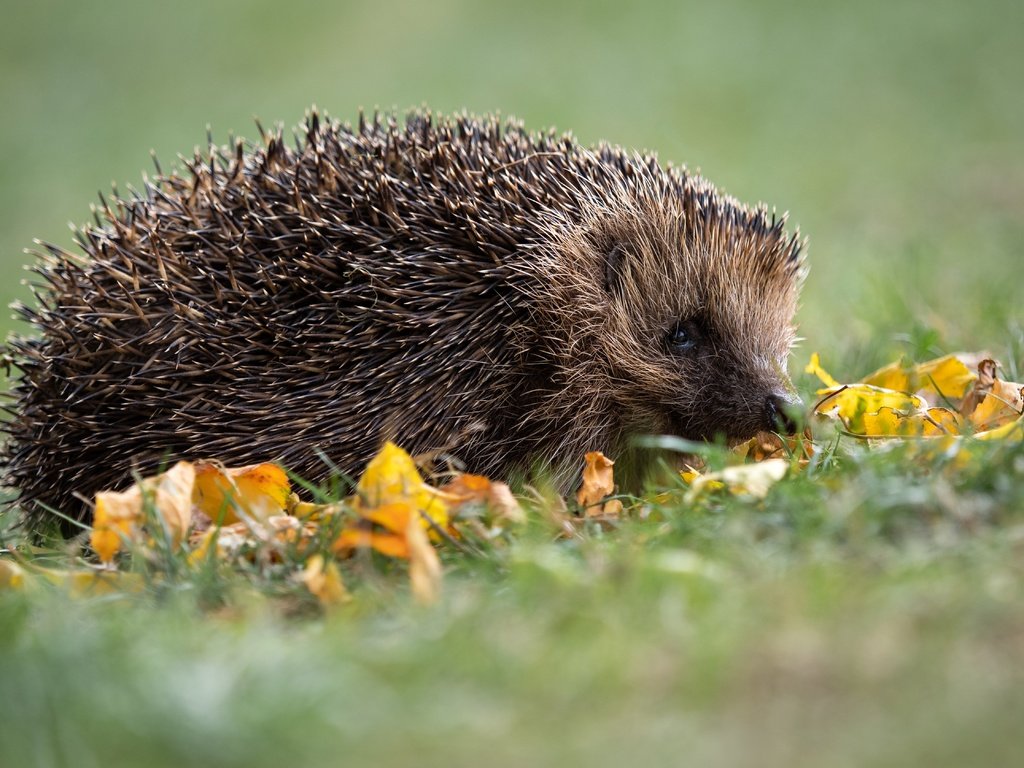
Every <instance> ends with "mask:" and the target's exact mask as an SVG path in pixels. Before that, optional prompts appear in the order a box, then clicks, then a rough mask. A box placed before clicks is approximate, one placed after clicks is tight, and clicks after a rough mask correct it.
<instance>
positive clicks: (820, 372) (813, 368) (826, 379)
mask: <svg viewBox="0 0 1024 768" xmlns="http://www.w3.org/2000/svg"><path fill="white" fill-rule="evenodd" d="M804 373H811V374H814V375H815V376H817V377H818V378H819V379H821V382H822V383H823V384H824V385H825V386H826V387H829V388H832V387H838V386H839V382H838V381H836V380H835V379H833V378H832V377H831V376H829V374H828V372H827V371H826V370H825V369H824V368H822V367H821V360H820V359H819V358H818V353H817V352H815V353H814V354H813V355H811V362H809V363H808V364H807V367H806V368H804Z"/></svg>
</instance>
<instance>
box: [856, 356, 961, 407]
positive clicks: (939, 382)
mask: <svg viewBox="0 0 1024 768" xmlns="http://www.w3.org/2000/svg"><path fill="white" fill-rule="evenodd" d="M976 378H977V374H975V373H974V372H973V371H971V369H970V368H968V367H967V365H966V364H965V363H964V362H963V360H961V359H960V358H959V357H958V356H956V355H945V356H944V357H938V358H936V359H934V360H928V361H926V362H923V363H919V364H917V365H910V366H908V365H906V364H905V363H904V362H903V361H902V360H898V361H896V362H895V363H892V364H890V365H887V366H884V367H883V368H879V369H878V370H877V371H875V372H874V373H872V374H870V375H868V376H865V377H864V378H863V379H862V380H861V382H862V383H863V384H871V385H872V386H876V387H881V388H883V389H893V390H897V391H899V392H924V393H930V394H934V395H937V396H940V397H945V398H950V399H956V400H959V399H960V398H961V397H963V396H964V393H966V392H967V390H968V388H969V387H970V386H971V383H972V382H973V381H974V380H975V379H976Z"/></svg>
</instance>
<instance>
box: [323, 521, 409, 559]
mask: <svg viewBox="0 0 1024 768" xmlns="http://www.w3.org/2000/svg"><path fill="white" fill-rule="evenodd" d="M366 548H371V549H375V550H377V551H378V552H380V553H381V554H382V555H387V556H388V557H399V558H403V559H406V560H407V559H409V544H408V542H407V541H406V540H405V536H399V535H398V534H395V533H377V532H375V531H370V530H366V529H363V528H346V529H345V530H344V531H342V532H341V535H340V536H338V538H337V539H335V541H334V544H333V546H332V547H331V549H332V550H333V551H334V552H337V553H339V554H348V553H350V552H352V551H354V550H356V549H366Z"/></svg>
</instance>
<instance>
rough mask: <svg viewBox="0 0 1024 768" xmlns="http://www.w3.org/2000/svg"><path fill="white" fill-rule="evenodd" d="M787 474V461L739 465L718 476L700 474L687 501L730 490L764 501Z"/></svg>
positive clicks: (694, 478) (689, 492)
mask: <svg viewBox="0 0 1024 768" xmlns="http://www.w3.org/2000/svg"><path fill="white" fill-rule="evenodd" d="M788 470H789V462H788V461H787V460H786V459H765V460H764V461H760V462H758V463H756V464H739V465H737V466H735V467H726V468H725V469H721V470H718V471H717V472H708V473H707V474H699V473H697V474H695V475H694V476H693V477H692V478H691V480H690V490H689V491H688V492H687V494H686V500H687V501H693V500H694V499H695V498H696V497H697V496H698V495H699V494H700V493H702V492H705V491H713V490H718V489H721V488H727V489H728V490H729V491H731V492H732V493H734V494H736V495H741V496H752V497H754V498H756V499H763V498H764V497H765V496H767V495H768V491H769V490H770V489H771V487H772V486H773V485H775V483H777V482H778V481H779V480H781V479H782V478H783V477H785V476H786V472H787V471H788Z"/></svg>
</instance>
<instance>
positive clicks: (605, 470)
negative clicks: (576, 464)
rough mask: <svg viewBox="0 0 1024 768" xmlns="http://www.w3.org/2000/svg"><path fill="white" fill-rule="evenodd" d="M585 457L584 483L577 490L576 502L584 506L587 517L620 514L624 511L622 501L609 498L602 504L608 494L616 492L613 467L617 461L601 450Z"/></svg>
mask: <svg viewBox="0 0 1024 768" xmlns="http://www.w3.org/2000/svg"><path fill="white" fill-rule="evenodd" d="M584 459H585V460H586V466H584V468H583V484H582V485H581V486H580V489H579V490H578V491H577V492H576V503H577V504H579V505H580V506H581V507H583V510H584V514H585V515H586V516H587V517H596V516H599V515H603V516H609V517H614V516H616V515H618V514H619V513H620V512H622V502H621V501H619V500H618V499H609V500H608V501H607V502H605V503H603V504H602V502H604V499H605V497H606V496H610V495H611V494H613V493H615V477H614V470H613V469H612V468H613V467H614V466H615V462H614V461H612V460H611V459H609V458H608V457H607V456H605V455H604V454H603V453H601V452H600V451H591V452H590V453H588V454H587V455H586V456H585V457H584Z"/></svg>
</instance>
